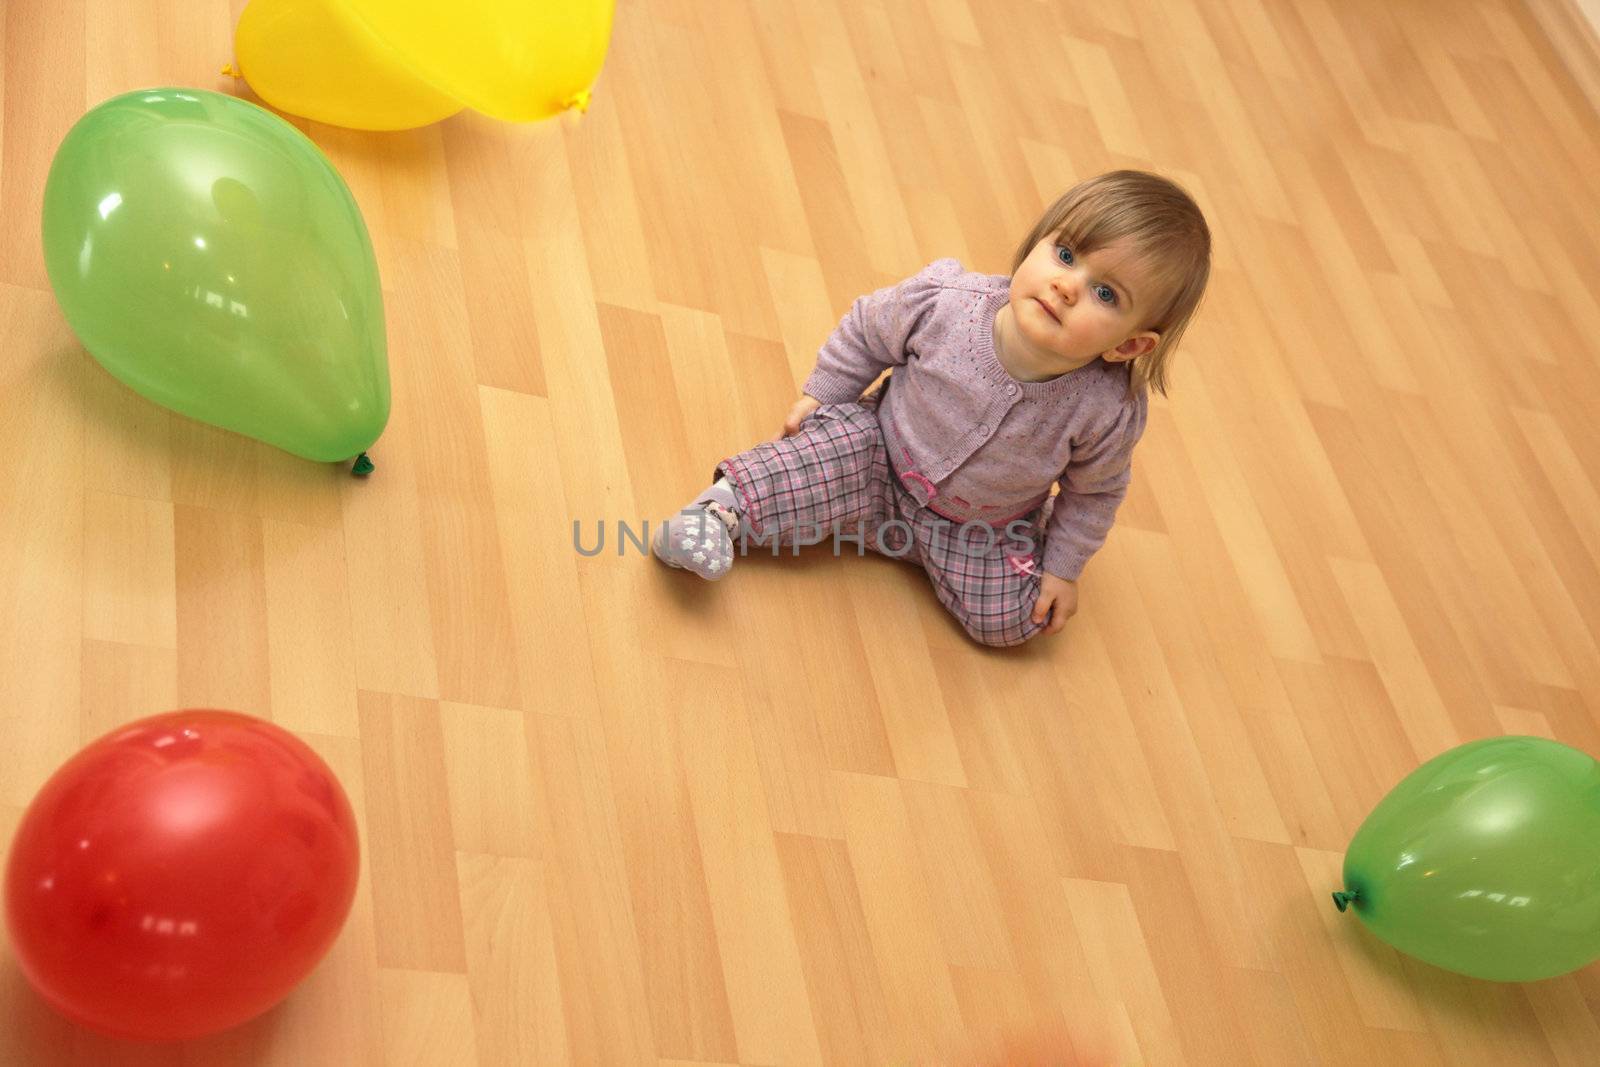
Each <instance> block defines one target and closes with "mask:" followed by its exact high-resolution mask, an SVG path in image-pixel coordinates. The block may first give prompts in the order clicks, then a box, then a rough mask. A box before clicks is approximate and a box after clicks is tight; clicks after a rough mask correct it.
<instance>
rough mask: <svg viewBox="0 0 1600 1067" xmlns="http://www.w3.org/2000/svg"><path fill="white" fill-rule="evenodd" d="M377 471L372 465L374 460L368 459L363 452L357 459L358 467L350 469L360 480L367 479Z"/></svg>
mask: <svg viewBox="0 0 1600 1067" xmlns="http://www.w3.org/2000/svg"><path fill="white" fill-rule="evenodd" d="M376 469H377V468H375V467H374V466H373V465H372V460H370V459H368V458H367V454H366V453H365V452H363V453H361V455H359V456H357V457H356V465H355V466H353V467H351V468H350V473H351V474H354V475H355V476H356V477H358V478H365V477H366V476H367V475H369V474H371V473H372V472H373V471H374V470H376Z"/></svg>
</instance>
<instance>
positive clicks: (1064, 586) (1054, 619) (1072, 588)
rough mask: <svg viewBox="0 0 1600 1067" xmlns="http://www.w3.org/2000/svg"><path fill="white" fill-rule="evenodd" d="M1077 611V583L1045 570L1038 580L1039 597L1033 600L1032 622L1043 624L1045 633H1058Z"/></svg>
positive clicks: (1036, 624)
mask: <svg viewBox="0 0 1600 1067" xmlns="http://www.w3.org/2000/svg"><path fill="white" fill-rule="evenodd" d="M1077 612H1078V583H1077V582H1069V581H1067V579H1065V578H1057V577H1056V576H1055V575H1053V574H1051V573H1050V572H1049V571H1045V572H1044V574H1043V575H1042V576H1041V578H1040V580H1039V599H1038V600H1035V601H1034V602H1033V623H1034V625H1035V626H1044V624H1045V621H1046V620H1047V619H1048V620H1049V623H1050V625H1048V626H1045V628H1044V631H1043V632H1044V633H1045V634H1058V633H1060V632H1061V628H1062V627H1063V626H1065V625H1066V624H1067V620H1068V619H1070V618H1072V616H1073V615H1076V614H1077Z"/></svg>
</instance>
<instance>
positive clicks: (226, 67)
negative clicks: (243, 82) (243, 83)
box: [221, 63, 244, 78]
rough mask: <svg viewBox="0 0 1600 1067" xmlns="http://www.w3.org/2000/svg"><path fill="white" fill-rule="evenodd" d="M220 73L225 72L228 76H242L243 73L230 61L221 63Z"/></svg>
mask: <svg viewBox="0 0 1600 1067" xmlns="http://www.w3.org/2000/svg"><path fill="white" fill-rule="evenodd" d="M221 73H223V74H226V75H227V76H228V77H230V78H242V77H244V75H243V74H242V73H240V72H239V69H238V68H237V67H235V66H234V65H233V64H232V63H224V64H223V65H222V71H221Z"/></svg>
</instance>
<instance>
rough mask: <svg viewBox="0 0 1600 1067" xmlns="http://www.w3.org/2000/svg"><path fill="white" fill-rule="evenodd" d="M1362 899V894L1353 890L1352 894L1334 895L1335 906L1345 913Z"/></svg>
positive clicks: (1341, 892) (1340, 893)
mask: <svg viewBox="0 0 1600 1067" xmlns="http://www.w3.org/2000/svg"><path fill="white" fill-rule="evenodd" d="M1360 899H1361V894H1360V893H1357V892H1355V891H1354V890H1351V891H1350V892H1343V891H1340V892H1338V893H1335V894H1334V895H1333V906H1334V907H1336V908H1338V909H1339V910H1340V911H1344V910H1345V909H1346V908H1348V907H1349V906H1350V905H1352V904H1354V903H1355V902H1356V901H1358V900H1360Z"/></svg>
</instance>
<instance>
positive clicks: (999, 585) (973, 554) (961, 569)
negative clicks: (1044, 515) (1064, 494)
mask: <svg viewBox="0 0 1600 1067" xmlns="http://www.w3.org/2000/svg"><path fill="white" fill-rule="evenodd" d="M901 505H902V511H905V510H906V506H907V505H909V508H910V509H912V510H913V511H914V512H915V514H914V515H912V516H908V517H907V521H909V522H910V523H911V524H912V528H913V529H914V531H915V533H916V541H917V547H918V549H919V550H920V552H921V556H922V566H923V569H924V570H925V571H927V574H928V579H929V580H930V581H931V582H932V583H933V589H934V594H935V595H936V596H937V597H938V598H939V603H941V604H943V605H944V606H945V609H946V610H947V611H949V612H950V614H951V615H953V616H955V619H956V621H957V622H959V623H960V624H961V628H962V629H963V630H965V631H966V632H967V635H968V636H969V637H971V638H972V639H973V640H974V641H977V642H978V643H979V644H982V645H991V646H994V647H997V648H999V647H1005V646H1008V645H1020V644H1022V643H1023V642H1025V641H1027V640H1029V639H1030V638H1032V637H1034V636H1035V635H1037V634H1038V633H1039V631H1041V630H1043V629H1044V627H1043V626H1040V625H1038V624H1036V623H1035V622H1034V621H1033V607H1034V604H1035V603H1036V602H1037V601H1038V599H1039V584H1040V576H1041V574H1042V570H1041V564H1042V562H1043V556H1044V536H1043V531H1044V525H1043V523H1042V522H1039V521H1036V522H1035V523H1034V524H1033V525H1032V527H1031V530H1030V534H1029V536H1030V537H1031V539H1032V540H1033V545H1032V546H1031V550H1030V547H1029V546H1028V545H1026V544H1024V543H1022V542H1019V541H1018V540H1016V539H1015V538H1012V537H1010V536H1009V535H1008V534H1007V532H1006V531H1005V530H1004V529H996V530H993V534H994V536H993V538H992V539H991V538H988V537H986V536H985V534H984V532H983V529H982V528H980V527H978V526H976V525H974V526H969V527H967V528H966V529H967V534H966V536H965V537H963V535H962V533H961V527H960V526H959V525H958V524H956V523H953V522H950V521H948V520H943V519H940V518H939V516H937V515H934V514H933V513H932V512H930V511H929V510H928V509H927V508H920V507H918V506H917V504H916V501H915V500H913V499H912V498H911V497H910V496H904V497H902V499H901Z"/></svg>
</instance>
